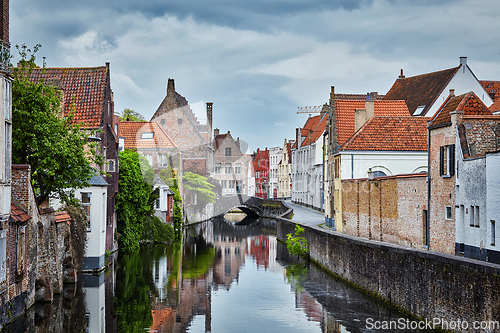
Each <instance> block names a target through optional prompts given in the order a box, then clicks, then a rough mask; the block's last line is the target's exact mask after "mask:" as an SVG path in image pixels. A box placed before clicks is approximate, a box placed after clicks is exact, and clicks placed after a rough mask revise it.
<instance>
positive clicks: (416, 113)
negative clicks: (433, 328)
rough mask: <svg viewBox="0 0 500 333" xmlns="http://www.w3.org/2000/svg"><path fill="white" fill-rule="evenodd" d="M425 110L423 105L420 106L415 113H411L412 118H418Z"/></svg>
mask: <svg viewBox="0 0 500 333" xmlns="http://www.w3.org/2000/svg"><path fill="white" fill-rule="evenodd" d="M424 109H425V105H420V106H419V107H417V109H416V110H415V112H413V115H414V116H420V115H422V112H423V111H424Z"/></svg>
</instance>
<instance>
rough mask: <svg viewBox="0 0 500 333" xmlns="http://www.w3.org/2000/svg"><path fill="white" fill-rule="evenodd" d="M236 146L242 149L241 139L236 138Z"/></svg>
mask: <svg viewBox="0 0 500 333" xmlns="http://www.w3.org/2000/svg"><path fill="white" fill-rule="evenodd" d="M236 145H237V146H238V149H241V148H240V138H239V137H237V138H236Z"/></svg>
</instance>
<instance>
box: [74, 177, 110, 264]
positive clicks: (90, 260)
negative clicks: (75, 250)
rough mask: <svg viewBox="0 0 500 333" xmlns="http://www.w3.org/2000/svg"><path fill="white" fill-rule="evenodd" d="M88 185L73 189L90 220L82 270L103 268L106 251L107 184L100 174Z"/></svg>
mask: <svg viewBox="0 0 500 333" xmlns="http://www.w3.org/2000/svg"><path fill="white" fill-rule="evenodd" d="M89 185H90V186H89V187H87V188H83V189H78V190H76V191H75V197H76V198H77V199H79V200H80V201H81V203H82V206H83V208H84V209H85V212H86V213H87V216H88V218H89V221H90V223H89V227H88V228H87V251H86V252H85V259H84V262H83V267H82V269H83V270H84V271H90V270H95V269H97V270H100V269H103V268H104V260H105V252H106V210H107V206H106V204H107V200H106V199H107V198H106V194H107V186H109V184H108V183H106V181H105V180H104V179H103V178H102V177H101V176H94V177H92V178H91V179H90V181H89Z"/></svg>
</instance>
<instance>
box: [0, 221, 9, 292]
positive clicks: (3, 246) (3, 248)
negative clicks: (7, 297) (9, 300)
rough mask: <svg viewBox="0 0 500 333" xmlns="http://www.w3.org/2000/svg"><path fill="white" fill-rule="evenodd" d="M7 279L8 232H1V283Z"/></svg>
mask: <svg viewBox="0 0 500 333" xmlns="http://www.w3.org/2000/svg"><path fill="white" fill-rule="evenodd" d="M6 279H7V230H6V229H4V230H0V283H3V282H4V281H6Z"/></svg>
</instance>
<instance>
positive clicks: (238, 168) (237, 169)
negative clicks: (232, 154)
mask: <svg viewBox="0 0 500 333" xmlns="http://www.w3.org/2000/svg"><path fill="white" fill-rule="evenodd" d="M234 173H235V174H237V175H239V174H241V164H240V163H236V164H235V165H234Z"/></svg>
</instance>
